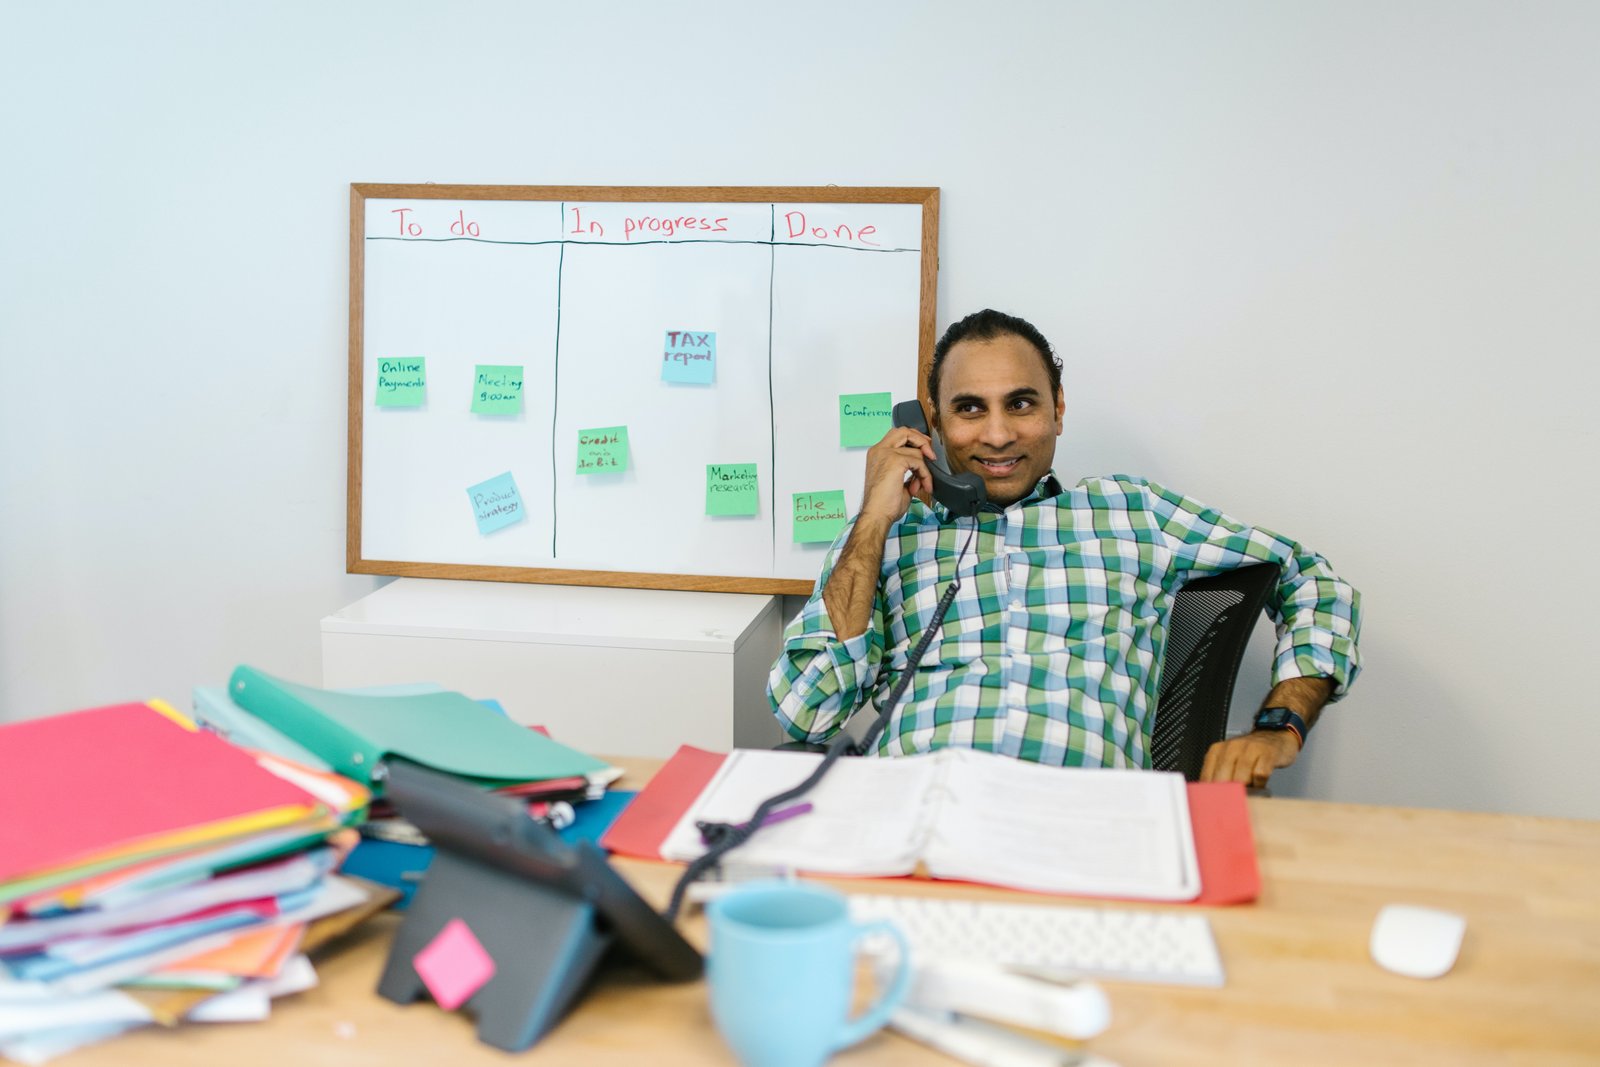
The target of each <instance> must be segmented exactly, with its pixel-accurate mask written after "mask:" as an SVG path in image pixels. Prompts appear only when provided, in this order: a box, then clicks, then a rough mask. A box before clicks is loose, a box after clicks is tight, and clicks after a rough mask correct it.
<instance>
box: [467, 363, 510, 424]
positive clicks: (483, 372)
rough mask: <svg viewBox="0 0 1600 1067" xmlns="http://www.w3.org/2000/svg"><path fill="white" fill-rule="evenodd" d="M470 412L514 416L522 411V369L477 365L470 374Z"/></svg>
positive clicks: (488, 364) (487, 364)
mask: <svg viewBox="0 0 1600 1067" xmlns="http://www.w3.org/2000/svg"><path fill="white" fill-rule="evenodd" d="M472 410H473V411H474V412H476V413H477V414H479V415H515V414H516V413H517V412H519V411H521V410H522V368H521V367H514V366H501V365H499V364H494V363H479V364H478V366H477V369H475V370H474V371H473V373H472Z"/></svg>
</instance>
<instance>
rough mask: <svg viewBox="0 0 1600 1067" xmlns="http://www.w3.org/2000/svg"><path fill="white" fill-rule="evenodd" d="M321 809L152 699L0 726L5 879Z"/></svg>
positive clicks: (0, 870)
mask: <svg viewBox="0 0 1600 1067" xmlns="http://www.w3.org/2000/svg"><path fill="white" fill-rule="evenodd" d="M317 808H318V803H317V801H316V800H315V798H313V797H312V796H311V795H310V794H309V793H307V792H305V791H304V790H302V789H300V788H299V787H297V786H294V785H292V784H290V783H289V782H286V781H284V780H283V779H282V778H279V777H278V776H277V775H275V774H272V773H271V772H269V771H267V770H264V769H263V768H262V767H260V766H259V765H258V764H257V763H256V760H255V757H254V756H252V755H251V754H249V753H248V752H246V751H244V750H243V749H240V748H235V747H234V746H233V745H231V744H229V743H228V742H226V741H224V740H222V739H221V738H219V737H217V736H215V735H213V734H209V733H203V732H200V731H197V730H191V729H186V728H185V727H183V726H180V725H179V724H178V723H176V722H174V721H173V720H171V719H169V718H167V717H166V716H165V715H163V714H161V713H160V712H158V711H156V710H155V709H154V708H152V707H150V706H149V705H147V704H119V705H115V706H112V707H105V708H93V709H90V710H87V711H75V712H69V713H67V714H65V715H55V716H50V717H48V718H43V719H32V720H29V721H26V722H19V723H12V724H9V725H6V726H3V727H0V885H3V884H4V883H6V882H8V881H11V880H13V879H16V878H20V877H24V876H34V875H39V874H42V873H46V872H50V871H56V870H61V869H66V868H71V867H74V866H77V865H79V864H82V863H85V862H87V861H90V860H93V859H95V858H97V857H104V856H108V855H113V854H119V853H122V852H125V851H126V852H131V853H133V854H138V853H139V851H140V850H142V849H144V848H148V849H149V850H151V851H155V850H159V849H160V848H162V847H163V846H164V844H165V843H174V842H175V843H182V842H184V841H195V840H208V839H215V838H218V837H225V836H228V834H229V833H231V832H232V828H233V827H235V826H238V827H249V828H261V826H262V824H263V823H265V824H269V825H286V824H289V823H292V822H294V821H296V820H298V819H300V818H303V817H304V816H306V815H308V814H310V813H312V812H314V811H316V810H317Z"/></svg>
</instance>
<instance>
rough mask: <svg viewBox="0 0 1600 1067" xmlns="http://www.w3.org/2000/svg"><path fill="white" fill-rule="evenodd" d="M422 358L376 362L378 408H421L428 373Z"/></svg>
mask: <svg viewBox="0 0 1600 1067" xmlns="http://www.w3.org/2000/svg"><path fill="white" fill-rule="evenodd" d="M426 363H427V361H426V360H424V359H423V358H422V357H420V356H418V357H416V358H414V359H380V360H378V406H379V407H380V408H415V407H421V406H422V402H423V401H424V400H426V399H427V396H428V371H427V367H426V366H425V364H426Z"/></svg>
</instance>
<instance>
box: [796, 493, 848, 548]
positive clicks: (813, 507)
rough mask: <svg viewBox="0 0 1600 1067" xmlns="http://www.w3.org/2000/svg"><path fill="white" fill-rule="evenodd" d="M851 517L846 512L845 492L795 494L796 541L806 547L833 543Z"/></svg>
mask: <svg viewBox="0 0 1600 1067" xmlns="http://www.w3.org/2000/svg"><path fill="white" fill-rule="evenodd" d="M848 520H849V516H848V515H846V514H845V510H844V490H842V489H834V490H831V491H830V492H826V493H796V494H794V540H795V543H796V544H800V545H805V544H811V543H813V542H816V541H832V540H833V539H834V538H835V537H838V536H839V532H840V531H841V530H843V529H844V525H845V523H846V522H847V521H848Z"/></svg>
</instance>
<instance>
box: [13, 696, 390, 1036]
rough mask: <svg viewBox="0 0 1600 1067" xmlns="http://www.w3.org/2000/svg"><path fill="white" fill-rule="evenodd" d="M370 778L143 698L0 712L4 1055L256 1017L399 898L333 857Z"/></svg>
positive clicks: (360, 808)
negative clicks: (58, 710)
mask: <svg viewBox="0 0 1600 1067" xmlns="http://www.w3.org/2000/svg"><path fill="white" fill-rule="evenodd" d="M367 802H368V791H367V789H366V788H365V787H363V786H362V785H360V784H358V783H356V782H353V781H351V780H349V779H348V778H345V777H342V776H340V775H336V774H332V773H329V772H327V771H326V770H320V769H317V768H315V767H309V766H306V765H304V764H301V763H297V762H295V761H293V760H290V759H287V758H284V757H281V756H276V755H271V754H266V753H258V752H252V751H249V750H246V749H242V748H238V747H236V746H234V745H231V744H229V743H227V742H226V741H223V740H221V739H219V738H217V737H216V736H214V735H213V734H210V733H208V732H205V731H202V730H200V729H198V728H197V727H196V725H195V724H194V723H193V722H192V721H191V720H189V719H188V718H186V717H185V716H183V715H182V714H181V713H179V712H177V711H176V710H174V709H173V708H171V707H170V706H168V705H166V704H164V703H162V702H160V701H151V702H149V703H144V704H122V705H117V706H113V707H104V708H95V709H91V710H86V711H78V712H71V713H68V714H64V715H57V716H53V717H49V718H43V719H35V720H32V721H26V722H20V723H13V724H9V725H6V726H3V727H0V1057H5V1058H7V1059H12V1060H16V1061H19V1062H22V1063H42V1062H44V1061H46V1060H48V1059H50V1058H52V1057H54V1056H55V1055H58V1054H60V1053H63V1052H66V1051H69V1050H71V1049H73V1048H77V1047H80V1046H82V1045H85V1044H89V1043H92V1042H95V1041H99V1040H103V1039H105V1038H109V1037H112V1036H115V1035H117V1034H120V1033H122V1032H124V1031H126V1030H130V1029H133V1028H136V1027H140V1026H145V1025H149V1024H151V1023H161V1024H166V1025H173V1024H175V1023H177V1022H178V1021H180V1020H182V1019H185V1018H187V1019H190V1020H197V1021H198V1020H209V1021H235V1020H251V1019H259V1018H264V1017H265V1016H266V1015H267V1013H268V1011H269V1007H268V1005H269V1002H270V1000H271V999H272V998H273V997H275V996H279V995H282V994H286V993H292V992H297V991H299V990H302V989H305V988H308V987H310V986H311V985H314V984H315V982H316V976H315V973H314V972H313V971H312V969H311V965H310V962H309V960H308V959H307V957H306V955H305V953H306V951H307V950H308V949H309V948H310V947H312V946H313V945H314V944H315V943H316V942H317V941H318V940H319V939H321V938H324V937H327V936H331V934H332V933H333V932H336V931H337V930H339V929H343V928H347V927H348V926H349V925H350V924H351V923H353V922H355V921H359V919H361V918H364V917H365V915H367V914H369V913H370V912H371V911H372V910H375V909H376V908H377V907H381V906H383V904H385V903H387V901H388V900H389V899H390V898H392V893H389V892H388V891H384V890H380V889H379V888H378V887H373V886H365V885H363V884H361V883H358V882H355V881H352V880H349V879H346V878H342V877H340V876H339V875H337V874H335V873H333V872H334V871H335V869H336V868H337V866H338V863H339V861H340V859H341V857H342V856H343V855H344V854H345V853H346V852H348V851H349V849H350V848H352V847H353V846H354V844H355V840H356V836H357V835H356V832H355V830H354V829H352V826H353V825H354V824H355V823H356V822H358V821H359V820H360V819H361V817H362V816H363V814H364V813H365V810H366V806H367Z"/></svg>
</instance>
